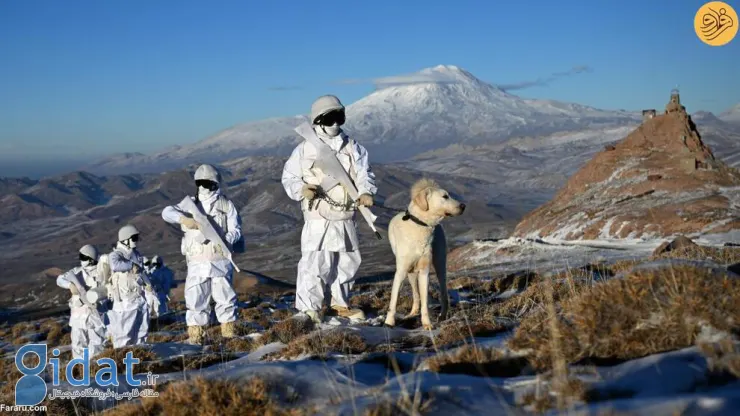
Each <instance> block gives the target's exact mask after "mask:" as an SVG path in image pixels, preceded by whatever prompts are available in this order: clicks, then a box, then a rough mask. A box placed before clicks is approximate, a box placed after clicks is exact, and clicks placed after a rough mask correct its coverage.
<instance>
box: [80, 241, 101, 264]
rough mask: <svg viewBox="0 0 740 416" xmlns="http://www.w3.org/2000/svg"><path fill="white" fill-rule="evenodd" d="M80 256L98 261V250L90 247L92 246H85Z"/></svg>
mask: <svg viewBox="0 0 740 416" xmlns="http://www.w3.org/2000/svg"><path fill="white" fill-rule="evenodd" d="M80 254H82V255H83V256H86V257H89V258H91V259H93V260H97V259H98V249H96V248H95V246H93V245H90V244H85V245H84V246H82V248H81V249H80Z"/></svg>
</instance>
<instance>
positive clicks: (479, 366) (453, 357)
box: [423, 345, 527, 377]
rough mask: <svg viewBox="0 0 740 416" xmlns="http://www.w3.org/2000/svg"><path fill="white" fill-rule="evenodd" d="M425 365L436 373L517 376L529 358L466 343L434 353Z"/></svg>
mask: <svg viewBox="0 0 740 416" xmlns="http://www.w3.org/2000/svg"><path fill="white" fill-rule="evenodd" d="M423 365H425V366H426V367H427V368H428V369H429V370H430V371H434V372H436V373H448V374H467V375H482V376H484V377H515V376H518V375H520V374H521V372H522V370H523V369H524V368H525V367H526V366H527V359H526V358H524V357H513V356H510V355H507V354H506V353H505V352H503V351H501V350H497V349H494V348H481V347H477V346H475V345H465V346H463V347H460V348H458V349H457V350H455V351H453V352H451V353H439V354H437V355H434V356H432V357H430V358H428V359H427V360H426V361H424V364H423Z"/></svg>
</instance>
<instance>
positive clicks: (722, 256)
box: [651, 246, 740, 266]
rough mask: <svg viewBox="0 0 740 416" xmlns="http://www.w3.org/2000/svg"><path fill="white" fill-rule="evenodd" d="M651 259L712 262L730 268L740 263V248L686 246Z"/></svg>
mask: <svg viewBox="0 0 740 416" xmlns="http://www.w3.org/2000/svg"><path fill="white" fill-rule="evenodd" d="M651 259H686V260H712V261H714V262H716V263H719V264H721V265H725V266H728V265H731V264H735V263H740V248H738V247H704V246H686V247H681V248H678V249H676V250H671V251H668V252H665V253H661V254H658V255H657V256H652V257H651Z"/></svg>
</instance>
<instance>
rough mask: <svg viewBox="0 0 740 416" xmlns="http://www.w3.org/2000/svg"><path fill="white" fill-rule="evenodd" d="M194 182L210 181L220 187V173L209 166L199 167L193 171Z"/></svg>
mask: <svg viewBox="0 0 740 416" xmlns="http://www.w3.org/2000/svg"><path fill="white" fill-rule="evenodd" d="M194 179H195V180H196V181H199V180H206V181H212V182H216V183H217V184H219V185H221V173H219V171H218V170H217V169H216V168H214V167H213V166H211V165H208V164H205V165H200V166H199V167H198V169H197V170H196V171H195V178H194Z"/></svg>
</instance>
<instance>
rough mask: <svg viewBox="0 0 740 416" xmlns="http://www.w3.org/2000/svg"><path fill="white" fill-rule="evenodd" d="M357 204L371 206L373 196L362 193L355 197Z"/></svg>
mask: <svg viewBox="0 0 740 416" xmlns="http://www.w3.org/2000/svg"><path fill="white" fill-rule="evenodd" d="M357 205H359V206H362V207H371V206H373V196H372V195H370V194H362V195H360V197H359V198H357Z"/></svg>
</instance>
